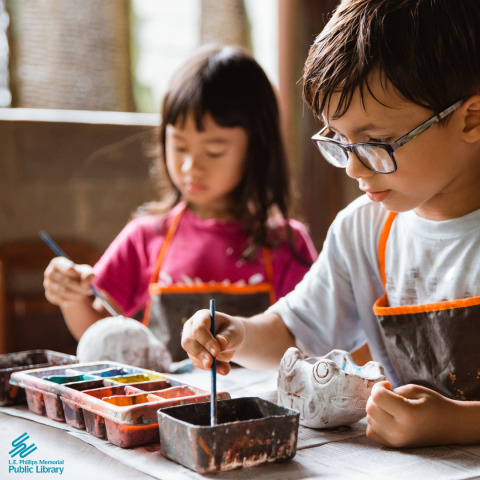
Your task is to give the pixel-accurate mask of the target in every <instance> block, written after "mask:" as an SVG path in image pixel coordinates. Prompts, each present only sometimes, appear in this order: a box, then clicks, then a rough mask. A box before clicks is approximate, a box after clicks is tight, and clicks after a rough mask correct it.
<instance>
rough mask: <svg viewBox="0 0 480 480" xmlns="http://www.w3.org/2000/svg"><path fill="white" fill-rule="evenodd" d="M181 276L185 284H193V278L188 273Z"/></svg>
mask: <svg viewBox="0 0 480 480" xmlns="http://www.w3.org/2000/svg"><path fill="white" fill-rule="evenodd" d="M180 278H181V279H182V282H183V283H184V284H185V285H193V280H192V279H191V278H190V277H189V276H188V275H185V274H183V275H182V276H181V277H180Z"/></svg>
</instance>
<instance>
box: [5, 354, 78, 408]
mask: <svg viewBox="0 0 480 480" xmlns="http://www.w3.org/2000/svg"><path fill="white" fill-rule="evenodd" d="M75 363H78V360H77V357H74V356H73V355H67V354H65V353H59V352H53V351H51V350H27V351H25V352H17V353H8V354H6V355H0V407H4V406H7V405H13V404H17V403H22V402H24V401H25V391H24V390H23V388H20V387H18V386H16V385H11V384H10V377H11V376H12V373H15V372H21V371H24V370H31V369H34V368H42V367H50V366H53V365H72V364H75Z"/></svg>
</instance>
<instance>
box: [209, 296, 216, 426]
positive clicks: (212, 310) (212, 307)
mask: <svg viewBox="0 0 480 480" xmlns="http://www.w3.org/2000/svg"><path fill="white" fill-rule="evenodd" d="M210 322H211V327H210V331H211V332H212V335H213V337H214V338H215V333H216V332H215V300H210ZM216 424H217V359H216V358H215V357H213V362H212V391H211V393H210V425H211V426H212V427H213V426H215V425H216Z"/></svg>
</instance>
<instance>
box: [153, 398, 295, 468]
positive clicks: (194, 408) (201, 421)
mask: <svg viewBox="0 0 480 480" xmlns="http://www.w3.org/2000/svg"><path fill="white" fill-rule="evenodd" d="M217 415H218V417H217V418H218V425H215V426H213V427H211V426H210V403H201V404H198V405H183V406H180V407H172V408H162V409H160V410H159V411H158V425H159V431H160V444H161V449H162V454H163V455H164V456H165V457H166V458H169V459H170V460H173V461H174V462H177V463H180V464H181V465H183V466H185V467H187V468H190V469H191V470H194V471H196V472H199V473H202V474H207V473H216V472H223V471H227V470H232V469H234V468H240V467H252V466H254V465H260V464H262V463H271V462H280V461H285V460H289V459H291V458H293V457H294V456H295V454H296V450H297V439H298V426H299V417H300V414H299V413H298V412H297V411H296V410H291V409H290V408H285V407H282V406H279V405H275V404H274V403H272V402H267V401H266V400H262V399H260V398H236V399H233V400H225V401H220V402H218V404H217Z"/></svg>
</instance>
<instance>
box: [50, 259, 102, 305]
mask: <svg viewBox="0 0 480 480" xmlns="http://www.w3.org/2000/svg"><path fill="white" fill-rule="evenodd" d="M93 277H94V274H93V269H92V267H91V266H90V265H75V264H74V263H73V262H72V261H71V260H68V259H67V258H63V257H56V258H54V259H53V260H52V261H51V262H50V264H49V265H48V267H47V269H46V270H45V273H44V281H43V286H44V287H45V296H46V297H47V300H48V301H49V302H50V303H53V304H54V305H58V306H59V307H62V306H66V305H68V304H70V303H75V302H79V301H82V300H84V299H85V297H86V296H90V295H92V291H91V290H90V283H91V281H92V280H93Z"/></svg>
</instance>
